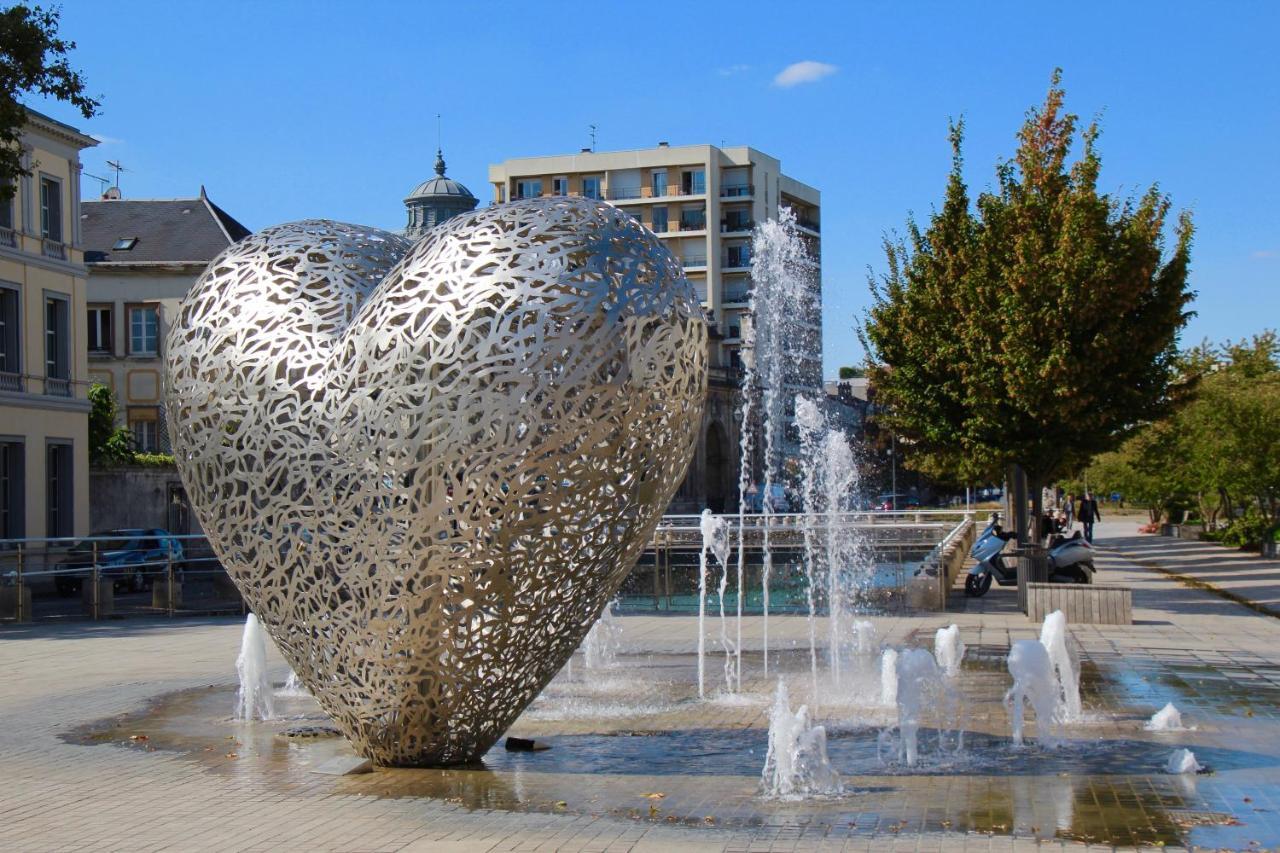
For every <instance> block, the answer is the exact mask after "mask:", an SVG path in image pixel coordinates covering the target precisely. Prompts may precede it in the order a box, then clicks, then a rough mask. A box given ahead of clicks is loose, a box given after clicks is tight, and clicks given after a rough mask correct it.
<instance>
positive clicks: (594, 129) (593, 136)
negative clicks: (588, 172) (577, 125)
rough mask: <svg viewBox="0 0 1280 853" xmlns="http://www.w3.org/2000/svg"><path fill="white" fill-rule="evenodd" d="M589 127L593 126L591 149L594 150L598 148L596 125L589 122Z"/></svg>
mask: <svg viewBox="0 0 1280 853" xmlns="http://www.w3.org/2000/svg"><path fill="white" fill-rule="evenodd" d="M587 127H589V128H591V150H592V151H593V152H594V151H595V150H596V126H595V125H594V124H589V125H587Z"/></svg>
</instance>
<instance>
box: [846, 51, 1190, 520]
mask: <svg viewBox="0 0 1280 853" xmlns="http://www.w3.org/2000/svg"><path fill="white" fill-rule="evenodd" d="M1060 79H1061V72H1060V71H1055V72H1054V74H1053V76H1052V80H1051V84H1050V87H1049V92H1048V95H1047V97H1046V98H1045V101H1044V103H1043V104H1042V105H1041V106H1039V107H1038V108H1033V109H1031V110H1030V111H1029V112H1028V113H1027V116H1026V120H1025V121H1024V123H1023V125H1022V128H1021V130H1020V131H1019V133H1018V137H1017V138H1018V146H1017V150H1016V152H1015V154H1014V156H1013V157H1012V158H1011V159H1009V160H1007V161H1003V162H1001V163H999V164H998V166H997V168H996V174H995V186H994V188H993V189H991V190H989V191H987V192H983V193H982V194H980V195H979V196H978V199H977V201H976V203H974V202H973V201H971V198H970V194H969V190H968V187H967V186H966V184H965V180H964V176H963V170H962V167H963V158H962V147H963V137H964V132H963V130H964V127H963V122H962V121H957V122H955V123H953V124H952V125H951V145H952V153H953V157H952V168H951V173H950V175H949V177H948V181H947V186H946V191H945V195H944V198H943V203H942V207H941V209H940V210H936V211H935V212H934V213H933V214H932V216H930V218H929V221H928V223H927V225H926V226H925V227H923V228H922V227H920V225H918V224H917V222H916V221H915V220H914V219H913V218H909V219H908V221H907V226H906V235H905V238H897V239H894V238H886V240H885V243H884V249H885V259H886V265H887V270H886V272H884V274H883V275H882V276H880V277H879V278H878V279H877V278H875V277H873V278H872V279H871V283H870V285H871V291H872V296H873V304H872V307H871V309H870V311H869V312H868V314H867V316H866V318H865V322H864V323H863V325H862V328H861V329H860V330H859V332H860V335H861V337H862V340H863V343H864V346H865V347H866V348H867V352H868V354H869V357H868V361H869V374H870V378H871V382H872V384H873V385H874V386H875V388H876V389H877V395H878V398H877V399H878V402H879V404H880V411H881V415H880V417H881V418H882V420H883V421H884V423H885V424H886V425H887V426H888V427H889V428H890V429H892V430H894V431H895V432H896V433H897V434H898V435H899V436H900V438H901V441H900V444H899V446H900V447H901V448H902V449H903V451H904V453H905V454H906V458H907V462H908V464H910V465H912V466H913V467H916V468H918V469H919V470H922V471H924V472H926V473H929V474H931V475H934V476H940V477H946V478H949V479H958V480H961V481H966V480H984V481H991V480H997V481H998V480H999V478H1000V476H1001V473H1002V472H1003V470H1004V469H1005V468H1006V467H1007V466H1010V465H1020V466H1022V468H1023V469H1024V470H1025V471H1026V473H1027V477H1028V480H1029V481H1030V482H1031V484H1032V490H1031V491H1032V494H1034V495H1038V494H1039V487H1040V484H1042V483H1045V482H1049V481H1051V480H1052V479H1053V478H1054V477H1055V476H1056V475H1058V474H1061V473H1065V472H1070V471H1075V470H1079V469H1080V468H1081V467H1083V466H1084V465H1085V464H1087V463H1088V462H1089V460H1090V459H1091V458H1093V457H1094V456H1095V455H1097V454H1099V453H1103V452H1105V451H1108V450H1112V449H1114V448H1116V447H1117V446H1118V445H1119V444H1120V443H1121V442H1122V441H1123V440H1124V439H1125V437H1126V436H1128V435H1129V434H1130V433H1131V432H1132V431H1133V430H1134V429H1135V428H1136V427H1137V426H1138V425H1140V424H1143V423H1150V422H1152V421H1155V420H1158V419H1160V418H1162V417H1164V416H1165V415H1167V414H1168V413H1169V412H1170V411H1171V410H1172V409H1173V407H1174V406H1175V404H1176V403H1177V401H1178V398H1179V385H1178V384H1177V382H1176V379H1177V371H1176V366H1177V359H1178V349H1177V343H1178V334H1179V332H1180V330H1181V329H1182V327H1183V326H1184V325H1185V324H1186V322H1187V320H1188V319H1189V317H1190V316H1191V315H1190V313H1189V312H1188V310H1187V306H1188V304H1189V303H1190V301H1191V299H1192V297H1193V294H1192V293H1191V292H1190V291H1189V290H1188V289H1187V271H1188V264H1189V260H1190V249H1191V237H1192V223H1191V217H1190V215H1189V214H1187V213H1182V214H1180V215H1178V216H1177V217H1176V222H1174V223H1173V224H1172V229H1171V230H1172V238H1173V239H1172V246H1171V247H1169V250H1168V251H1166V225H1167V224H1168V222H1169V220H1170V217H1171V203H1170V200H1169V198H1168V197H1167V196H1166V195H1164V194H1162V193H1161V192H1160V191H1159V189H1158V187H1156V186H1154V185H1153V186H1152V187H1150V188H1149V189H1148V190H1146V192H1144V193H1142V194H1141V195H1140V196H1137V197H1134V198H1115V197H1113V196H1111V195H1110V194H1107V193H1104V192H1100V191H1099V189H1098V175H1099V172H1100V169H1101V159H1100V157H1099V154H1098V151H1097V145H1096V143H1097V140H1098V137H1099V133H1100V131H1099V127H1098V125H1097V123H1096V122H1095V123H1092V124H1090V125H1089V126H1088V127H1086V128H1085V129H1084V130H1083V132H1080V133H1077V124H1078V121H1079V120H1078V118H1077V117H1076V116H1075V115H1072V114H1070V113H1068V112H1066V111H1065V110H1064V107H1063V104H1064V100H1065V92H1064V90H1063V88H1062V87H1061V85H1060ZM1077 137H1079V139H1080V141H1081V143H1082V147H1081V150H1080V155H1079V157H1078V158H1077V159H1076V160H1075V161H1074V162H1069V160H1070V157H1071V149H1072V146H1073V143H1074V142H1075V140H1076V139H1077Z"/></svg>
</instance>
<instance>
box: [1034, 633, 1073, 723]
mask: <svg viewBox="0 0 1280 853" xmlns="http://www.w3.org/2000/svg"><path fill="white" fill-rule="evenodd" d="M1040 642H1041V644H1042V645H1043V646H1044V647H1045V650H1046V651H1048V652H1049V660H1050V661H1052V662H1053V673H1054V678H1055V679H1056V681H1057V692H1058V697H1059V700H1060V701H1059V703H1058V722H1060V723H1074V722H1078V721H1079V720H1080V717H1081V707H1080V673H1079V672H1078V671H1077V670H1076V667H1075V664H1074V663H1073V662H1072V660H1071V653H1070V652H1069V651H1068V650H1067V617H1066V616H1065V615H1064V614H1063V612H1062V611H1061V610H1055V611H1053V612H1052V613H1050V614H1049V615H1048V616H1046V617H1044V625H1043V626H1042V627H1041V629H1040Z"/></svg>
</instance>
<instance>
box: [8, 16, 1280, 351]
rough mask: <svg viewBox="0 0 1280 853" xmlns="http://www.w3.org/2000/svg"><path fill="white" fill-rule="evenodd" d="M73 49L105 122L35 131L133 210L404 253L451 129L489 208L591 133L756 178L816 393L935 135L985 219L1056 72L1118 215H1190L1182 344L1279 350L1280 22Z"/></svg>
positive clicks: (636, 20) (842, 23) (160, 37)
mask: <svg viewBox="0 0 1280 853" xmlns="http://www.w3.org/2000/svg"><path fill="white" fill-rule="evenodd" d="M62 29H63V33H64V35H66V36H68V37H70V38H72V39H74V40H75V41H77V42H78V43H79V46H78V49H77V50H76V51H75V54H74V56H73V64H74V65H76V67H78V68H80V69H82V70H83V71H84V73H85V74H86V76H87V77H88V79H89V82H90V89H91V91H92V92H94V93H100V94H101V95H102V97H103V109H102V115H101V116H100V117H98V118H95V119H93V120H91V121H88V122H85V121H83V120H80V119H79V117H78V116H77V115H75V114H74V113H73V112H72V111H70V110H68V109H67V108H65V107H64V106H62V105H60V104H51V103H41V102H39V101H32V102H31V105H32V106H34V107H36V108H37V109H41V110H43V111H45V112H48V113H50V114H52V115H54V116H55V117H57V118H61V119H63V120H65V121H69V122H71V123H73V124H75V125H77V126H79V127H82V128H83V129H85V130H86V131H87V132H90V133H93V134H95V135H97V136H98V137H99V138H101V139H102V140H104V142H103V144H102V145H100V146H99V147H98V148H96V149H94V150H91V151H89V152H86V156H85V163H86V167H85V170H86V172H89V173H91V174H96V175H104V176H105V175H108V174H109V171H108V170H107V167H106V165H105V161H106V160H108V159H119V160H120V161H122V162H123V163H124V165H125V166H126V167H127V168H128V169H129V171H127V172H126V173H125V174H124V175H123V176H122V179H121V188H122V190H123V192H124V194H125V195H126V197H130V198H172V197H179V196H190V195H194V194H195V193H196V192H197V191H198V189H199V186H200V185H201V184H204V185H205V186H207V187H208V190H209V194H210V196H211V197H212V198H213V199H214V200H215V201H217V202H218V203H219V204H220V205H222V206H223V207H224V208H226V209H227V210H228V211H229V212H230V213H231V214H232V215H234V216H236V217H237V218H238V219H240V220H241V221H242V222H244V223H245V225H247V226H248V227H250V228H253V229H257V228H262V227H264V226H267V225H271V224H275V223H277V222H283V221H288V220H292V219H300V218H305V217H327V218H332V219H340V220H346V221H349V222H358V223H362V224H368V225H377V226H382V227H388V228H399V227H401V226H402V225H403V219H404V214H403V206H402V199H403V198H404V196H405V195H406V194H407V192H408V191H409V190H410V189H411V188H412V187H413V186H414V185H415V184H416V183H418V182H419V181H420V180H422V179H423V178H425V177H426V176H428V175H429V174H430V173H431V168H432V162H433V160H434V154H435V145H436V121H435V115H436V113H442V114H443V116H444V122H443V124H444V140H443V141H444V148H445V157H446V159H447V160H448V163H449V174H450V176H451V177H453V178H456V179H457V180H460V181H462V182H463V183H465V184H467V186H469V187H470V188H471V190H472V191H473V192H474V193H475V194H476V195H477V196H478V197H480V199H481V201H482V203H487V202H488V200H489V198H490V191H489V188H488V185H487V183H486V178H487V165H488V164H489V163H492V162H497V161H500V160H503V159H506V158H509V157H517V156H527V155H535V154H554V153H564V152H572V151H576V150H577V149H578V148H580V147H582V146H584V145H587V144H588V143H589V139H588V130H587V126H588V125H590V124H593V123H594V124H595V125H597V126H598V128H599V130H598V148H599V149H600V150H608V149H616V148H636V147H648V146H651V145H653V144H655V143H656V142H657V141H658V140H669V141H670V142H671V143H672V144H689V143H705V142H709V143H712V144H728V145H741V144H746V145H752V146H754V147H756V148H758V149H760V150H763V151H765V152H768V153H770V154H772V155H774V156H776V157H779V158H780V159H781V160H782V163H783V169H784V171H786V172H787V173H788V174H790V175H792V176H793V177H796V178H798V179H800V180H802V181H805V182H807V183H809V184H812V185H814V186H816V187H818V188H819V189H820V190H821V191H822V198H823V213H822V219H823V279H824V281H823V287H824V301H825V322H824V326H825V328H824V333H825V360H826V367H827V370H828V372H829V373H830V372H833V371H834V369H835V367H836V366H838V365H840V364H846V363H850V362H853V361H855V360H858V359H860V357H861V348H860V347H859V345H858V343H857V339H856V337H855V335H854V332H853V327H854V324H855V323H856V322H857V318H858V317H859V316H860V314H861V312H862V310H863V309H864V308H865V307H866V305H867V302H868V294H867V269H868V267H870V268H872V269H876V270H880V269H883V266H884V263H883V253H882V251H881V249H880V241H881V239H882V235H883V234H884V233H885V231H886V230H888V229H893V228H900V227H901V226H902V223H903V222H904V220H905V217H906V215H907V213H908V212H910V211H914V212H915V213H916V214H917V215H919V216H922V217H923V216H924V215H927V214H928V212H929V210H930V209H931V207H932V206H933V205H934V204H936V203H937V202H938V200H939V199H940V198H941V194H942V190H943V185H944V180H945V176H946V172H947V168H948V165H949V157H950V154H949V150H948V146H947V136H946V134H947V120H948V117H952V116H961V115H963V116H964V118H965V121H966V126H967V128H968V143H967V147H966V170H967V173H968V179H969V182H970V186H971V189H973V190H975V192H976V191H977V190H980V189H982V188H984V187H986V186H988V185H989V184H990V182H991V180H992V175H993V166H994V164H995V162H996V161H997V159H998V158H1000V157H1002V156H1007V155H1008V154H1010V153H1011V152H1012V149H1013V144H1014V142H1013V136H1014V133H1015V131H1016V130H1017V128H1018V125H1019V123H1020V122H1021V119H1022V116H1023V113H1024V112H1025V110H1026V109H1027V108H1028V107H1029V106H1031V105H1033V104H1036V103H1039V101H1040V100H1041V99H1042V98H1043V96H1044V91H1045V88H1046V86H1047V81H1048V77H1049V73H1050V72H1051V70H1052V69H1053V68H1054V67H1055V66H1061V67H1062V68H1063V69H1064V75H1065V76H1064V84H1065V86H1066V88H1067V93H1068V107H1069V108H1070V109H1071V110H1072V111H1073V112H1076V113H1078V114H1080V115H1081V116H1082V117H1083V118H1086V119H1087V118H1089V117H1091V116H1093V115H1095V114H1099V115H1101V118H1102V123H1103V135H1102V138H1101V141H1100V149H1101V153H1102V156H1103V175H1102V185H1103V187H1104V189H1106V190H1108V191H1112V192H1121V193H1134V192H1138V191H1140V190H1141V189H1143V188H1145V187H1146V186H1147V185H1148V184H1150V183H1153V182H1158V183H1159V185H1160V186H1161V188H1162V189H1163V190H1164V191H1166V192H1168V193H1169V194H1170V195H1171V196H1172V197H1173V201H1174V204H1175V206H1176V207H1177V208H1189V209H1190V210H1192V212H1193V214H1194V216H1195V221H1196V227H1197V237H1196V243H1195V249H1194V254H1193V272H1192V285H1193V287H1194V289H1195V290H1197V291H1198V292H1199V297H1198V299H1197V300H1196V303H1195V306H1194V307H1195V310H1196V311H1198V312H1199V316H1197V317H1196V318H1195V319H1194V320H1192V322H1191V325H1190V327H1189V328H1188V330H1187V332H1186V334H1185V335H1184V342H1186V343H1193V342H1198V341H1199V340H1200V339H1201V338H1205V337H1207V338H1210V339H1214V340H1221V339H1224V338H1228V337H1230V338H1239V337H1242V336H1246V335H1251V334H1254V333H1256V332H1259V331H1261V330H1262V329H1264V328H1267V327H1275V326H1277V325H1280V168H1278V160H1280V62H1278V61H1277V60H1276V58H1275V53H1274V51H1275V34H1276V33H1277V32H1278V31H1280V4H1270V3H1248V2H1233V3H1225V4H1208V3H1189V2H1187V3H1183V2H1158V3H1137V2H1114V0H1112V2H1108V3H1074V4H1067V5H1064V4H1061V3H1055V4H1047V3H1032V2H1020V3H1007V4H1001V3H973V4H960V3H913V2H907V3H902V2H898V3H867V2H856V3H855V2H837V3H809V2H805V3H790V4H787V3H777V2H773V3H753V2H733V3H723V4H719V3H706V4H682V3H637V2H609V1H608V0H597V2H581V3H568V2H563V3H561V2H544V3H537V2H524V3H515V2H506V3H480V2H464V0H457V2H451V3H448V4H426V3H383V2H365V3H359V4H356V3H350V2H345V3H328V2H310V3H300V2H299V3H265V2H263V3H249V2H238V0H224V2H221V3H216V4H215V3H204V2H191V3H172V2H166V3H129V2H118V1H117V2H109V3H106V2H101V0H96V1H95V2H90V1H89V0H67V1H66V2H65V3H64V5H63V27H62ZM800 62H806V63H813V64H812V65H807V66H803V67H802V68H800V69H793V70H792V71H791V73H790V75H788V76H786V77H784V78H782V79H783V80H786V81H788V82H792V83H793V85H789V86H781V85H778V84H777V83H776V82H775V79H776V78H778V75H780V74H783V72H784V71H785V70H786V69H788V68H789V67H791V66H793V65H795V64H796V63H800ZM806 72H807V73H806ZM824 72H825V73H824ZM797 78H798V80H799V82H797ZM808 78H814V79H811V80H810V79H808ZM97 186H98V185H97V184H96V183H95V182H94V181H92V180H88V179H86V181H85V194H86V196H91V195H92V194H93V193H94V192H96V190H97ZM1098 310H1106V306H1105V305H1102V304H1099V306H1098Z"/></svg>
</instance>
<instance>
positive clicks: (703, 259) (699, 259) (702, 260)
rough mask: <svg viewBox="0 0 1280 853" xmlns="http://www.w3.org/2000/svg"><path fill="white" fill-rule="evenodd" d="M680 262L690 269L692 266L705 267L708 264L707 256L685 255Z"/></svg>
mask: <svg viewBox="0 0 1280 853" xmlns="http://www.w3.org/2000/svg"><path fill="white" fill-rule="evenodd" d="M680 263H681V264H683V265H684V268H685V269H689V268H690V267H705V266H706V265H707V256H706V255H685V256H684V257H683V258H681V259H680Z"/></svg>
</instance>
